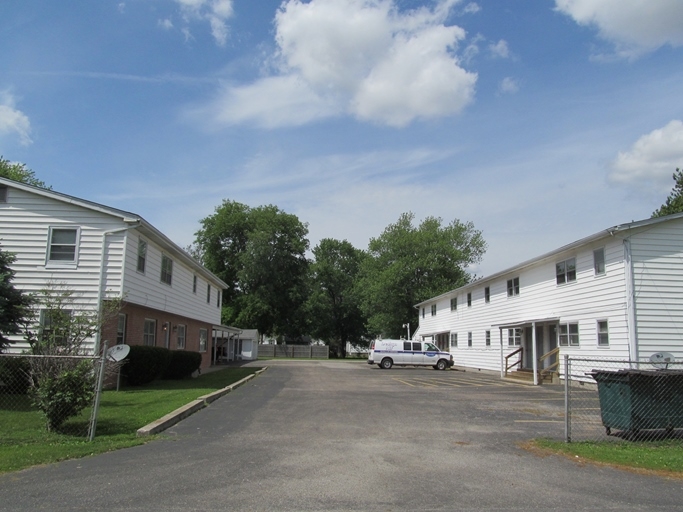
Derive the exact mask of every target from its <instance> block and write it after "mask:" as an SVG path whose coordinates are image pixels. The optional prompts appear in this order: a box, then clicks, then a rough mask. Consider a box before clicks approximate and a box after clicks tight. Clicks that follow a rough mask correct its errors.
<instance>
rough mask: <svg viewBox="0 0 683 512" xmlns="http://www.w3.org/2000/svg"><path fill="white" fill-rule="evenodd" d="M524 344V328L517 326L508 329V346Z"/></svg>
mask: <svg viewBox="0 0 683 512" xmlns="http://www.w3.org/2000/svg"><path fill="white" fill-rule="evenodd" d="M521 344H522V329H520V328H519V327H515V328H514V329H508V346H510V347H519V346H520V345H521Z"/></svg>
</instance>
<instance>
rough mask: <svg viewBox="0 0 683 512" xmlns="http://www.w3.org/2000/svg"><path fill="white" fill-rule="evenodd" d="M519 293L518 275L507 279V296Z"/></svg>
mask: <svg viewBox="0 0 683 512" xmlns="http://www.w3.org/2000/svg"><path fill="white" fill-rule="evenodd" d="M517 295H519V277H515V278H512V279H508V297H515V296H517Z"/></svg>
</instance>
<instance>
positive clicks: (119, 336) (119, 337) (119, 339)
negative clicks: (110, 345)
mask: <svg viewBox="0 0 683 512" xmlns="http://www.w3.org/2000/svg"><path fill="white" fill-rule="evenodd" d="M127 324H128V318H127V315H126V314H125V313H119V320H118V322H117V323H116V344H117V345H121V344H122V343H125V342H126V325H127Z"/></svg>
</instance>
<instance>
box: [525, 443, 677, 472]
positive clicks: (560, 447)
mask: <svg viewBox="0 0 683 512" xmlns="http://www.w3.org/2000/svg"><path fill="white" fill-rule="evenodd" d="M531 446H532V447H533V448H537V449H540V450H542V451H544V452H550V453H555V454H560V455H565V456H567V457H571V458H574V459H576V460H581V461H584V462H585V461H592V462H596V463H600V464H607V465H610V466H617V467H620V468H624V469H635V470H646V471H654V472H657V473H661V474H664V475H668V476H676V477H683V443H681V440H680V439H669V440H663V441H651V442H629V441H623V442H612V441H606V442H578V443H565V442H563V441H554V440H549V439H536V440H534V441H533V442H532V443H531Z"/></svg>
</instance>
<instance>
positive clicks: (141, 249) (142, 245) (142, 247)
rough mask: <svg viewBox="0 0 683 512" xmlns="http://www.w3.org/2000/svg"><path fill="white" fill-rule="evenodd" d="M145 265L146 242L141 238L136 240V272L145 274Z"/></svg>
mask: <svg viewBox="0 0 683 512" xmlns="http://www.w3.org/2000/svg"><path fill="white" fill-rule="evenodd" d="M146 263H147V242H145V241H144V240H143V239H142V238H140V239H139V240H138V272H141V273H143V274H144V273H145V264H146Z"/></svg>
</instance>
